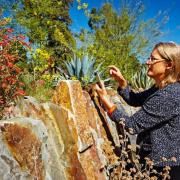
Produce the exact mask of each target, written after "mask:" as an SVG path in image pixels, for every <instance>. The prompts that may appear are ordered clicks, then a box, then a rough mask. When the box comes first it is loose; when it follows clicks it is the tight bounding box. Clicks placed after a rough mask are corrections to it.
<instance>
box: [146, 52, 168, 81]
mask: <svg viewBox="0 0 180 180" xmlns="http://www.w3.org/2000/svg"><path fill="white" fill-rule="evenodd" d="M146 65H147V66H148V71H147V75H148V76H149V77H151V78H153V79H154V80H155V81H156V83H158V82H161V81H162V80H163V79H164V78H165V75H166V70H167V62H166V60H165V59H163V58H162V57H161V56H160V55H159V54H158V51H157V50H156V49H155V50H153V51H152V53H151V56H150V57H149V58H148V60H147V62H146Z"/></svg>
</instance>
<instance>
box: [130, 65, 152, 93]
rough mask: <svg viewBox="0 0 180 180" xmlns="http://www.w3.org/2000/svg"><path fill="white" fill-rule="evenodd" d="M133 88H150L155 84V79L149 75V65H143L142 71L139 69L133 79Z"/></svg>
mask: <svg viewBox="0 0 180 180" xmlns="http://www.w3.org/2000/svg"><path fill="white" fill-rule="evenodd" d="M131 83H132V86H133V88H135V89H137V90H139V89H148V88H150V87H151V86H152V85H153V80H152V79H150V78H149V77H148V76H147V66H144V65H143V66H142V68H141V71H138V72H137V73H136V74H135V75H134V76H133V77H132V80H131Z"/></svg>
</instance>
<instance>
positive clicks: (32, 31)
mask: <svg viewBox="0 0 180 180" xmlns="http://www.w3.org/2000/svg"><path fill="white" fill-rule="evenodd" d="M71 3H72V0H53V1H52V0H43V1H39V0H21V4H20V5H19V6H18V7H16V9H17V13H16V18H17V21H18V22H19V23H20V25H22V26H23V27H26V29H27V36H28V37H29V41H30V42H32V43H33V44H35V46H36V47H41V46H43V49H45V50H46V51H48V52H49V53H50V55H51V56H53V57H54V58H53V59H54V61H55V65H57V64H62V62H63V61H64V60H66V59H68V58H69V56H71V54H72V48H73V47H74V46H75V41H74V38H73V36H72V34H71V32H70V30H69V25H70V24H71V19H70V17H69V8H70V5H71Z"/></svg>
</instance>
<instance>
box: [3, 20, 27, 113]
mask: <svg viewBox="0 0 180 180" xmlns="http://www.w3.org/2000/svg"><path fill="white" fill-rule="evenodd" d="M8 22H9V19H8V18H5V19H3V20H1V21H0V117H1V116H2V112H3V109H4V108H5V107H8V106H10V105H11V103H13V102H14V100H15V98H16V97H17V96H20V95H24V94H25V92H24V91H23V89H22V87H23V83H22V82H20V80H19V77H20V75H21V72H22V71H21V68H20V67H18V65H17V63H18V62H19V61H22V60H23V59H22V57H21V51H20V50H22V47H28V44H27V43H26V42H24V39H25V37H24V36H22V35H17V36H16V35H13V29H11V28H7V27H6V26H7V24H8Z"/></svg>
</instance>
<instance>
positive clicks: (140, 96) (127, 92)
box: [117, 86, 157, 107]
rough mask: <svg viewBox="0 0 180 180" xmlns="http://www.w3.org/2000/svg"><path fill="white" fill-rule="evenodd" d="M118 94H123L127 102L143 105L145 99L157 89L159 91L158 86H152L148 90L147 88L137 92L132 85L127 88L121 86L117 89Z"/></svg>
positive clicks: (133, 104) (132, 104) (131, 104)
mask: <svg viewBox="0 0 180 180" xmlns="http://www.w3.org/2000/svg"><path fill="white" fill-rule="evenodd" d="M117 91H118V94H119V95H120V96H122V98H123V99H124V100H125V101H126V103H127V104H129V105H130V106H135V107H137V106H142V105H143V103H144V102H145V100H146V99H147V98H148V97H149V96H150V95H151V94H153V93H154V92H155V91H157V88H155V86H153V87H151V88H150V89H148V90H145V91H143V92H140V93H135V92H134V91H132V90H131V87H130V86H127V87H126V88H125V89H121V88H120V87H119V88H118V89H117Z"/></svg>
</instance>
